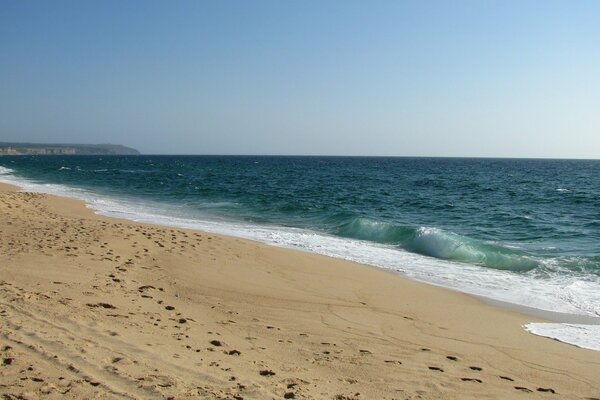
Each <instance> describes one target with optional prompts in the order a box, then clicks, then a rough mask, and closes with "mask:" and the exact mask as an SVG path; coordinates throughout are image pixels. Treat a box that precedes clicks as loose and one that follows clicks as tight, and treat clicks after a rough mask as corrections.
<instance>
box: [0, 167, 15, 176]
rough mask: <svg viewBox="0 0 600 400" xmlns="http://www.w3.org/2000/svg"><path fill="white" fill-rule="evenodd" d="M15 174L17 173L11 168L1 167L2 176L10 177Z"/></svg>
mask: <svg viewBox="0 0 600 400" xmlns="http://www.w3.org/2000/svg"><path fill="white" fill-rule="evenodd" d="M13 172H15V171H14V170H12V169H10V168H6V167H2V166H0V175H10V174H12V173H13Z"/></svg>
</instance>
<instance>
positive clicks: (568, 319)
mask: <svg viewBox="0 0 600 400" xmlns="http://www.w3.org/2000/svg"><path fill="white" fill-rule="evenodd" d="M1 185H6V186H7V187H9V188H11V190H16V191H23V190H25V189H24V188H23V187H21V186H19V184H18V183H5V182H2V181H0V186H1ZM0 190H1V188H0ZM42 193H44V192H42ZM46 194H48V195H50V196H56V197H60V198H67V199H70V200H75V201H80V202H82V203H83V204H85V207H86V209H88V210H90V212H92V213H93V214H94V215H97V216H101V217H103V218H109V219H117V220H123V221H129V222H134V223H139V224H144V225H151V226H157V227H163V228H169V229H186V230H192V231H197V232H203V233H210V234H214V235H218V236H222V237H227V238H234V239H242V240H248V241H250V242H255V243H260V244H263V245H266V246H272V247H277V248H281V249H287V250H291V251H299V252H302V253H307V254H313V255H319V256H323V257H327V258H332V259H337V260H342V261H345V262H349V263H353V264H356V265H360V266H363V267H367V268H375V269H377V270H379V271H385V272H387V273H391V274H392V275H394V276H396V277H399V278H401V279H407V280H410V281H414V282H419V283H422V284H425V285H430V286H434V287H439V288H442V289H444V290H450V291H453V292H457V293H460V294H463V295H466V296H469V297H472V298H474V299H478V300H479V301H481V302H483V303H485V304H488V305H492V306H494V307H499V308H502V309H508V310H511V311H514V312H517V313H518V314H521V315H523V316H527V317H533V318H535V319H536V320H538V321H537V322H550V323H569V324H582V325H600V316H598V317H596V316H592V315H582V314H570V313H566V312H559V311H551V310H548V309H542V308H537V307H530V306H526V305H523V304H519V303H514V302H511V301H507V300H500V299H495V298H493V297H488V296H485V295H481V294H476V293H470V292H468V291H465V290H461V289H460V288H456V287H450V286H444V285H442V284H436V283H434V282H430V281H427V280H423V279H419V278H417V277H411V276H409V275H407V274H404V273H402V272H400V271H396V270H393V269H389V268H384V267H381V266H377V265H371V264H368V263H364V262H360V261H354V260H348V259H344V258H340V257H336V256H333V255H327V254H322V253H318V252H314V251H311V250H309V249H302V248H295V247H290V246H285V245H277V244H274V243H268V242H264V241H261V240H259V239H254V238H248V237H244V236H235V235H233V234H227V233H220V232H214V231H210V230H209V231H205V230H202V229H201V228H186V227H181V226H178V225H176V224H175V225H162V224H160V223H154V222H146V221H142V222H140V221H135V220H130V219H127V218H124V217H119V216H113V215H106V214H105V213H103V212H102V211H101V210H99V209H95V208H93V206H92V205H91V204H88V203H87V202H86V201H85V200H83V199H79V198H75V197H68V196H66V195H62V194H50V193H46ZM532 322H533V321H532ZM532 334H533V333H532ZM563 343H565V344H568V345H573V346H577V345H576V344H573V343H568V342H563ZM577 347H579V346H577Z"/></svg>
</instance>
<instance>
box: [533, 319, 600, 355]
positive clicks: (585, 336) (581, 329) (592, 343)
mask: <svg viewBox="0 0 600 400" xmlns="http://www.w3.org/2000/svg"><path fill="white" fill-rule="evenodd" d="M523 328H525V330H526V331H527V332H530V333H533V334H534V335H538V336H544V337H547V338H550V339H554V340H558V341H560V342H563V343H568V344H572V345H573V346H577V347H581V348H584V349H590V350H596V351H600V325H583V324H550V323H531V324H527V325H525V326H524V327H523Z"/></svg>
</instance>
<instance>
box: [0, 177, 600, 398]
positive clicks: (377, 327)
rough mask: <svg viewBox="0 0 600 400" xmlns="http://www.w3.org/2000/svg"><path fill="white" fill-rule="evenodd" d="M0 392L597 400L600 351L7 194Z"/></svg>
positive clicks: (346, 269)
mask: <svg viewBox="0 0 600 400" xmlns="http://www.w3.org/2000/svg"><path fill="white" fill-rule="evenodd" d="M0 235H1V236H0V396H3V397H2V398H4V399H13V398H20V399H28V398H49V399H63V398H76V399H81V398H140V399H142V398H156V399H165V398H173V399H186V398H200V399H281V398H292V399H338V400H341V399H471V398H473V399H512V398H523V399H592V398H600V352H594V351H590V350H583V349H579V348H576V347H573V346H569V345H566V344H562V343H559V342H555V341H552V340H549V339H545V338H541V337H537V336H533V335H530V334H528V333H526V332H524V331H523V330H522V329H521V325H523V324H524V323H526V322H528V321H530V320H532V318H531V317H525V316H522V315H520V314H517V313H516V312H514V311H510V310H505V309H501V308H497V307H494V306H491V305H487V304H483V303H482V302H480V301H479V300H477V299H474V298H472V297H469V296H466V295H463V294H460V293H456V292H453V291H450V290H445V289H442V288H438V287H433V286H429V285H425V284H421V283H417V282H412V281H408V280H406V279H403V278H401V277H399V276H395V275H393V274H391V273H388V272H385V271H382V270H378V269H374V268H370V267H365V266H361V265H357V264H353V263H349V262H345V261H341V260H335V259H331V258H327V257H322V256H318V255H313V254H307V253H302V252H297V251H292V250H286V249H280V248H275V247H270V246H266V245H263V244H260V243H255V242H251V241H246V240H241V239H236V238H230V237H223V236H218V235H214V234H208V233H202V232H194V231H189V230H183V229H170V228H166V227H160V226H151V225H143V224H136V223H133V222H130V221H125V220H117V219H109V218H103V217H99V216H97V215H94V214H93V213H92V212H91V211H90V210H88V209H87V208H85V206H84V205H83V203H81V202H78V201H74V200H70V199H64V198H59V197H54V196H49V195H44V194H31V193H18V192H15V191H14V188H11V187H9V186H7V185H2V186H1V187H0Z"/></svg>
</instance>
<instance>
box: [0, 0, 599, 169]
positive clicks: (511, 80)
mask: <svg viewBox="0 0 600 400" xmlns="http://www.w3.org/2000/svg"><path fill="white" fill-rule="evenodd" d="M598 15H600V3H599V2H594V1H577V2H564V1H544V2H542V1H525V2H521V1H490V2H478V1H461V2H458V3H452V4H451V3H450V2H443V1H432V2H411V1H406V2H392V1H382V2H376V3H373V2H370V3H367V2H358V1H344V2H341V1H340V2H336V1H327V2H312V1H311V2H297V3H294V2H278V1H257V2H233V1H219V2H217V1H211V2H208V1H206V2H193V1H179V2H169V3H167V2H159V1H149V2H142V1H130V2H118V1H102V2H100V1H97V2H71V1H56V2H43V1H31V2H21V1H11V0H0V52H1V54H2V58H3V60H2V62H1V63H0V89H1V91H0V141H6V142H44V143H115V144H123V145H126V146H131V147H134V148H136V149H138V150H140V151H142V152H143V153H150V154H157V153H160V154H250V155H252V154H265V155H269V154H288V155H367V156H371V155H380V156H453V157H532V158H538V157H539V158H600V113H599V112H598V111H597V109H598V104H600V73H599V72H598V68H597V66H598V65H600V51H599V48H598V43H600V25H599V24H598V23H597V17H598Z"/></svg>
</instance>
